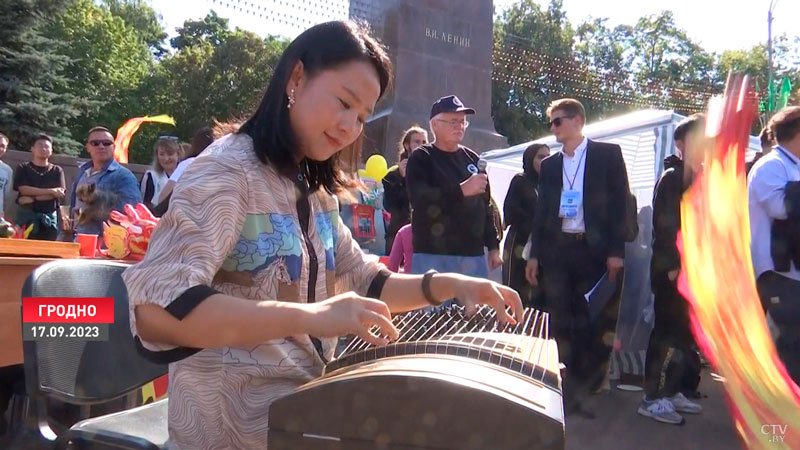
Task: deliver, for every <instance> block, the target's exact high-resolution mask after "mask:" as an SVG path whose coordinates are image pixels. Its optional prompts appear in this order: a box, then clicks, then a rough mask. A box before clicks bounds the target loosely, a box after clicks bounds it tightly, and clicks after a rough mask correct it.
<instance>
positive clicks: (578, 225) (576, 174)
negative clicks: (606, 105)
mask: <svg viewBox="0 0 800 450" xmlns="http://www.w3.org/2000/svg"><path fill="white" fill-rule="evenodd" d="M588 144H589V139H587V138H585V137H584V138H583V140H582V141H581V143H580V144H578V147H577V148H575V153H574V154H573V155H572V156H569V155H567V154H566V153H564V150H563V149H562V150H561V153H562V154H563V155H564V167H563V169H562V170H561V177H562V182H563V186H562V188H561V190H562V192H563V191H567V190H572V191H577V192H578V193H579V194H580V202H579V204H578V214H577V215H576V216H575V217H574V218H572V219H567V218H564V219H561V220H562V222H561V231H563V232H565V233H584V232H586V222H585V221H584V219H583V176H584V174H585V173H586V146H587V145H588ZM573 180H574V182H573ZM570 183H571V186H570Z"/></svg>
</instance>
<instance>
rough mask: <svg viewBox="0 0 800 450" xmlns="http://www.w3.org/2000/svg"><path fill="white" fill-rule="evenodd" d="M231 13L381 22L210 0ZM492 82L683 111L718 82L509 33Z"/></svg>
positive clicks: (282, 0) (295, 23) (324, 10)
mask: <svg viewBox="0 0 800 450" xmlns="http://www.w3.org/2000/svg"><path fill="white" fill-rule="evenodd" d="M211 3H213V4H215V5H219V6H221V7H224V8H227V9H230V10H232V11H235V12H238V13H243V14H248V15H250V16H253V17H256V18H258V19H263V20H264V21H266V22H271V23H275V24H278V25H282V26H289V27H292V28H294V29H296V30H303V29H305V28H308V27H310V26H313V25H315V24H317V23H321V22H324V21H328V20H337V19H344V18H347V17H353V18H360V19H364V20H367V21H368V22H370V23H372V24H373V26H376V25H380V21H379V20H378V18H377V17H376V14H377V11H378V10H380V9H381V8H379V7H376V5H375V0H350V1H349V2H348V1H346V0H211ZM492 56H493V57H492V63H493V64H492V65H493V71H492V80H494V81H497V82H501V83H504V84H509V85H516V86H521V87H526V88H529V89H536V90H544V91H549V92H553V93H558V94H562V95H576V96H580V97H582V98H587V99H591V100H597V101H605V102H609V103H618V104H625V105H631V106H637V107H662V108H670V109H677V110H681V111H684V112H697V111H702V110H703V109H704V108H705V105H706V104H707V102H708V99H709V98H710V97H711V96H713V95H716V94H718V93H719V90H718V88H717V87H716V86H713V85H711V84H703V83H698V82H692V81H686V82H684V81H680V82H679V83H680V85H679V86H675V85H672V84H667V82H666V81H662V80H649V79H642V76H641V75H640V74H637V73H635V72H633V71H630V70H616V71H614V72H609V71H598V70H591V69H590V67H589V66H586V65H581V64H578V63H577V62H576V61H574V60H569V59H566V58H563V57H558V56H555V55H549V54H546V53H543V52H541V51H537V50H536V49H533V48H532V47H531V45H530V39H526V38H523V37H520V36H516V35H512V34H507V35H505V37H504V44H503V45H501V46H496V47H495V49H494V51H493V55H492Z"/></svg>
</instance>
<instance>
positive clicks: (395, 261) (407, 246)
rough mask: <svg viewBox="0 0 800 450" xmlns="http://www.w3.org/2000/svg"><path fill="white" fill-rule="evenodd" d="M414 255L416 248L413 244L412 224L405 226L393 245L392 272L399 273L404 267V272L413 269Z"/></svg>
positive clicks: (390, 263) (390, 259)
mask: <svg viewBox="0 0 800 450" xmlns="http://www.w3.org/2000/svg"><path fill="white" fill-rule="evenodd" d="M413 254H414V247H413V245H412V243H411V224H408V225H405V226H403V227H402V228H400V230H399V231H398V232H397V236H395V238H394V243H393V244H392V251H391V252H390V253H389V265H388V268H389V270H391V271H392V272H399V271H400V266H401V265H402V266H403V272H408V270H406V269H409V270H410V269H411V256H412V255H413Z"/></svg>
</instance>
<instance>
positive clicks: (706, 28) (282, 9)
mask: <svg viewBox="0 0 800 450" xmlns="http://www.w3.org/2000/svg"><path fill="white" fill-rule="evenodd" d="M416 1H425V0H416ZM456 1H458V0H456ZM515 1H516V0H495V2H494V3H495V7H496V8H498V9H502V8H504V7H507V6H508V5H511V4H513V3H515ZM770 1H773V2H775V1H776V0H669V1H665V0H650V1H633V0H564V9H565V10H566V12H567V17H568V19H569V20H570V22H571V23H572V24H573V25H577V24H579V23H581V22H583V21H584V20H586V19H588V18H590V17H595V18H597V17H607V18H609V22H608V23H609V24H610V25H611V26H616V25H619V24H630V25H633V24H635V23H636V21H637V20H638V19H639V18H640V17H642V16H645V15H650V14H658V13H659V12H661V11H662V10H665V9H669V10H671V11H672V12H673V13H674V15H675V21H676V23H677V25H678V26H679V27H680V28H683V29H684V30H686V32H687V33H688V35H689V36H690V37H691V38H692V39H694V40H695V41H698V42H699V43H700V45H701V46H702V47H703V48H704V49H706V50H709V51H713V52H717V53H721V52H722V51H724V50H731V49H747V48H750V47H752V46H754V45H756V44H758V43H762V42H766V40H767V11H768V10H769V6H770ZM149 2H150V3H151V4H152V5H153V7H155V9H156V10H158V11H159V12H160V13H161V14H162V17H163V21H164V24H165V26H166V27H167V30H168V32H169V33H170V34H174V29H175V28H176V27H179V26H181V25H182V24H183V21H184V20H186V19H198V18H202V17H203V16H205V14H206V13H207V12H208V11H209V10H211V9H212V8H213V9H214V10H215V11H216V12H217V13H218V14H219V15H220V16H222V17H227V18H229V19H230V23H231V25H232V26H234V27H240V28H244V29H247V30H250V31H254V32H256V33H258V34H261V35H267V34H281V35H285V36H289V37H294V36H296V35H297V34H299V33H300V32H301V31H302V30H304V29H305V28H308V27H309V26H311V25H314V24H316V23H319V22H324V21H327V20H334V19H344V18H347V16H348V11H349V1H348V0H244V1H242V0H149ZM537 2H538V3H540V4H542V5H543V6H545V7H546V5H547V3H548V1H547V0H537ZM734 4H735V5H736V6H735V7H734V6H732V5H734ZM248 8H249V9H250V10H251V13H249V14H248V13H247V12H246V11H245V10H246V9H248ZM254 14H255V15H254ZM259 14H264V17H259V16H258V15H259ZM798 17H800V0H777V3H775V6H774V20H773V23H772V30H773V36H777V35H780V34H783V33H786V34H788V35H789V36H793V37H794V36H800V26H798V22H797V18H798ZM798 45H800V44H798ZM797 63H798V64H800V61H797Z"/></svg>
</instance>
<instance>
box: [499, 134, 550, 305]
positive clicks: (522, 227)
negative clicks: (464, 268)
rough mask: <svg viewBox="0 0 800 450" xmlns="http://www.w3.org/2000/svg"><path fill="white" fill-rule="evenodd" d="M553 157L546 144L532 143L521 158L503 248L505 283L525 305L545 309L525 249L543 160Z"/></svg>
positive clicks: (507, 205) (506, 208) (509, 199)
mask: <svg viewBox="0 0 800 450" xmlns="http://www.w3.org/2000/svg"><path fill="white" fill-rule="evenodd" d="M549 154H550V148H549V147H548V146H546V145H545V144H532V145H530V146H529V147H528V148H526V149H525V153H523V155H522V173H521V174H518V175H516V176H515V177H514V178H513V179H512V180H511V185H510V186H509V187H508V194H506V200H505V203H503V217H504V218H505V225H506V227H510V229H509V231H508V235H507V236H506V242H505V245H504V246H503V284H505V285H506V286H509V287H511V288H512V289H514V290H515V291H517V292H518V293H519V296H520V298H522V302H523V304H525V306H533V307H535V308H537V309H542V307H543V306H544V304H543V301H542V298H541V295H539V289H538V288H534V287H532V286H531V285H530V283H528V281H527V280H526V279H525V265H526V263H527V261H526V259H525V257H524V256H523V251H522V250H523V248H525V244H527V242H528V237H529V236H530V235H531V231H532V229H533V216H534V214H535V212H536V202H537V200H538V198H539V194H538V193H537V190H538V188H539V167H541V165H542V160H543V159H545V158H546V157H547V155H549Z"/></svg>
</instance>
